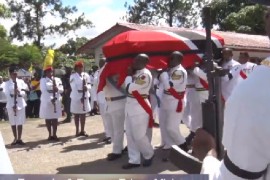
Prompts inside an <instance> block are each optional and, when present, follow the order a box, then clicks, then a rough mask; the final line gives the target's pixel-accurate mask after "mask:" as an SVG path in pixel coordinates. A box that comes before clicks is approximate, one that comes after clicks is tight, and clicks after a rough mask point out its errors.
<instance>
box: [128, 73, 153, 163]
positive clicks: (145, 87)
mask: <svg viewBox="0 0 270 180" xmlns="http://www.w3.org/2000/svg"><path fill="white" fill-rule="evenodd" d="M125 85H126V87H127V91H128V93H129V95H128V97H127V102H126V106H125V108H126V112H125V116H126V135H127V143H128V156H129V163H132V164H140V163H141V155H140V154H142V156H143V157H144V159H150V158H152V157H153V155H154V150H153V147H152V145H151V143H150V141H149V137H148V136H147V131H148V123H149V115H148V114H147V112H146V111H145V110H144V109H143V107H142V106H141V105H140V104H139V102H138V101H137V99H135V98H134V97H132V95H130V94H132V92H133V91H138V93H139V94H141V95H142V96H143V97H144V100H145V102H146V103H147V104H148V105H149V106H150V107H151V105H150V102H149V100H148V96H149V91H150V88H151V85H152V75H151V73H150V71H149V70H148V69H142V70H138V71H136V73H135V75H134V76H133V77H131V76H128V77H126V80H125Z"/></svg>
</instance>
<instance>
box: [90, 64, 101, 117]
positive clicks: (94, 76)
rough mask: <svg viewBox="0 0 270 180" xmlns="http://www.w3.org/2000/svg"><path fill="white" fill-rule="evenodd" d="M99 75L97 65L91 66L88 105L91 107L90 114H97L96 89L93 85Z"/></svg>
mask: <svg viewBox="0 0 270 180" xmlns="http://www.w3.org/2000/svg"><path fill="white" fill-rule="evenodd" d="M98 75H99V68H98V66H96V65H95V66H93V67H92V72H91V74H90V79H91V85H92V88H91V89H90V96H91V97H90V105H91V107H92V110H91V112H90V116H94V115H97V114H98V104H97V89H96V87H95V86H94V81H95V79H97V78H98Z"/></svg>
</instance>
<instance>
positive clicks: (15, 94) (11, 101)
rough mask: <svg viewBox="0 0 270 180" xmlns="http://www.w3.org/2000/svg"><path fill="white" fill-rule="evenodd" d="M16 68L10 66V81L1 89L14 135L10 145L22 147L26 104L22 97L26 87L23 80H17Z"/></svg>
mask: <svg viewBox="0 0 270 180" xmlns="http://www.w3.org/2000/svg"><path fill="white" fill-rule="evenodd" d="M17 71H18V68H17V67H16V66H11V67H10V68H9V75H10V80H9V81H7V82H6V84H5V87H4V88H3V90H4V93H5V95H6V97H7V106H6V108H7V111H8V119H9V122H10V125H11V128H12V132H13V135H14V141H13V142H12V143H11V145H16V144H19V145H24V144H25V143H24V142H23V141H22V139H21V137H22V130H23V124H24V123H25V118H26V117H25V107H26V102H25V100H24V96H25V95H26V93H25V92H26V91H27V90H28V86H27V85H26V84H25V83H24V81H23V80H21V79H18V78H17Z"/></svg>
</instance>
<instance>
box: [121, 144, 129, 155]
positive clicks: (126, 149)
mask: <svg viewBox="0 0 270 180" xmlns="http://www.w3.org/2000/svg"><path fill="white" fill-rule="evenodd" d="M127 152H128V147H127V146H126V147H125V148H124V149H123V150H122V154H125V153H127Z"/></svg>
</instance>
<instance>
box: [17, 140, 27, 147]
mask: <svg viewBox="0 0 270 180" xmlns="http://www.w3.org/2000/svg"><path fill="white" fill-rule="evenodd" d="M17 144H19V145H21V146H24V145H25V143H24V142H23V141H22V140H17Z"/></svg>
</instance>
